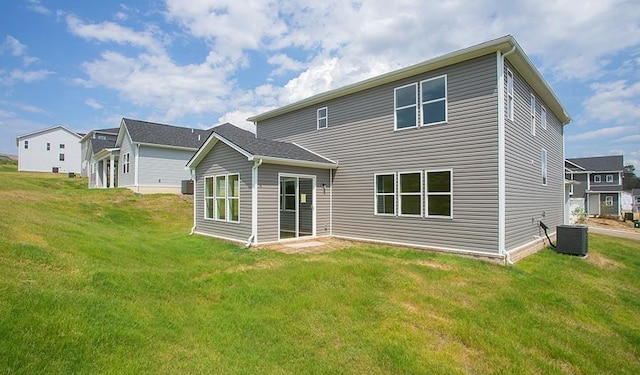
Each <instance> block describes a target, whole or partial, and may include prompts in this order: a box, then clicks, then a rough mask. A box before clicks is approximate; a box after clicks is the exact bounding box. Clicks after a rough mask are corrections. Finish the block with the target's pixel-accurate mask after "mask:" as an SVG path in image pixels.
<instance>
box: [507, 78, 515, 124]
mask: <svg viewBox="0 0 640 375" xmlns="http://www.w3.org/2000/svg"><path fill="white" fill-rule="evenodd" d="M513 107H514V102H513V73H512V72H511V71H510V70H508V69H507V116H508V117H509V120H511V121H513V112H514V111H513Z"/></svg>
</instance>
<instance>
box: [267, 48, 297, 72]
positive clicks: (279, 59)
mask: <svg viewBox="0 0 640 375" xmlns="http://www.w3.org/2000/svg"><path fill="white" fill-rule="evenodd" d="M267 63H269V64H270V65H273V66H276V69H275V70H274V71H272V72H271V75H274V76H278V75H281V74H283V73H286V72H296V71H300V70H302V69H303V68H304V64H303V63H301V62H300V61H296V60H294V59H292V58H291V57H289V56H287V55H285V54H283V53H279V54H276V55H273V56H270V57H269V58H268V59H267Z"/></svg>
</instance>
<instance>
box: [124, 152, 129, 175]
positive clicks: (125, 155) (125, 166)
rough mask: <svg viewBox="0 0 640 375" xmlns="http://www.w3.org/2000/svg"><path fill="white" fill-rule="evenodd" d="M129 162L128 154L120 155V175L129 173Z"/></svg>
mask: <svg viewBox="0 0 640 375" xmlns="http://www.w3.org/2000/svg"><path fill="white" fill-rule="evenodd" d="M130 160H131V157H130V155H129V153H128V152H127V153H126V154H124V155H122V174H125V173H129V166H130Z"/></svg>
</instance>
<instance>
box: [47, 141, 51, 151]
mask: <svg viewBox="0 0 640 375" xmlns="http://www.w3.org/2000/svg"><path fill="white" fill-rule="evenodd" d="M47 151H51V143H49V142H47Z"/></svg>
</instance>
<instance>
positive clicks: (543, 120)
mask: <svg viewBox="0 0 640 375" xmlns="http://www.w3.org/2000/svg"><path fill="white" fill-rule="evenodd" d="M540 123H541V124H542V129H545V130H546V129H547V109H546V108H545V107H544V106H543V105H541V106H540Z"/></svg>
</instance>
